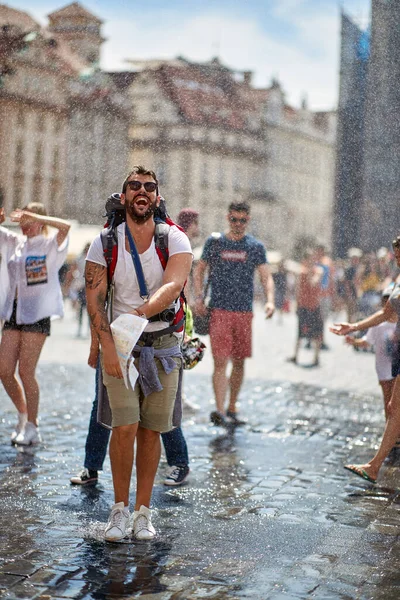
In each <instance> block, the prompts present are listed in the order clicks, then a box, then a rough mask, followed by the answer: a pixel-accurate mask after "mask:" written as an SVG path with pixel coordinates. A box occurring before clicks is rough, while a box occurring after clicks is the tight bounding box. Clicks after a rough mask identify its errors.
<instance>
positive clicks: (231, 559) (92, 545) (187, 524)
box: [0, 366, 400, 600]
mask: <svg viewBox="0 0 400 600" xmlns="http://www.w3.org/2000/svg"><path fill="white" fill-rule="evenodd" d="M40 376H41V379H42V381H43V394H42V395H43V398H44V400H43V405H42V421H41V429H42V432H43V438H44V443H43V444H42V445H40V446H39V447H38V448H35V449H33V450H32V449H26V450H24V451H21V450H18V449H15V448H12V447H11V446H10V445H9V441H8V434H9V432H8V430H7V428H9V429H11V426H12V424H13V414H12V411H11V409H10V410H9V411H8V412H7V414H6V416H5V418H4V419H3V428H4V430H3V431H2V433H1V437H0V444H1V449H2V451H1V453H0V503H1V507H2V510H1V513H0V526H1V527H2V530H3V531H5V532H6V535H5V536H3V538H2V540H1V541H0V551H1V556H2V557H3V559H2V562H1V563H0V587H1V585H2V584H1V581H2V578H3V581H4V582H5V581H6V580H7V581H9V582H14V583H8V584H7V585H8V586H11V587H10V589H9V591H10V593H11V590H12V589H14V590H16V592H15V593H17V592H18V589H20V590H21V592H20V594H22V595H19V597H24V596H23V593H26V594H28V592H27V591H26V590H27V589H28V588H27V586H28V584H29V582H32V581H34V582H36V583H34V585H33V588H32V585H31V588H32V589H33V591H35V590H36V591H39V590H41V589H42V587H43V590H44V592H43V594H44V595H45V594H46V590H47V592H48V591H49V590H50V591H51V594H53V596H56V595H57V591H59V592H60V595H63V596H66V597H69V598H85V599H86V598H98V599H99V600H100V599H103V598H108V597H110V598H111V597H120V598H125V597H126V598H129V597H133V596H135V597H136V596H140V595H146V594H149V595H150V594H152V595H153V596H154V597H159V598H160V599H161V598H162V599H165V598H174V599H176V600H180V599H182V600H183V599H184V600H188V599H191V598H216V599H218V600H223V599H225V598H226V599H231V598H253V599H254V598H256V599H257V598H264V596H263V595H254V594H255V593H256V592H255V590H257V594H258V593H259V591H260V590H264V591H265V593H270V592H271V594H276V597H278V595H279V594H286V596H285V597H286V598H290V597H300V598H301V597H305V595H306V594H310V593H311V592H310V590H312V589H314V588H316V589H317V588H318V586H320V590H321V594H322V590H324V589H325V588H326V589H325V592H326V597H329V594H328V591H329V586H328V584H326V586H328V587H326V586H325V588H324V585H323V583H324V581H325V583H326V581H327V580H329V578H332V572H333V571H332V569H333V565H336V564H337V563H338V562H339V561H340V560H343V562H344V563H346V561H349V560H350V559H351V557H352V555H353V554H354V553H356V554H357V556H358V557H361V558H359V560H364V561H365V562H366V564H367V567H368V569H370V567H371V565H370V564H369V563H370V562H373V561H372V558H375V565H378V564H380V562H379V561H381V562H382V561H384V560H385V558H384V557H386V556H387V551H388V546H387V543H388V540H397V536H398V534H399V533H400V531H397V515H398V511H399V509H400V506H399V505H400V494H399V490H397V489H396V487H395V486H393V485H392V484H393V482H395V480H396V474H397V469H398V466H399V460H400V457H399V458H397V462H396V457H392V458H391V462H389V463H387V465H386V466H385V469H386V470H387V473H384V474H383V479H382V481H383V484H385V482H386V484H385V485H382V486H379V487H378V486H370V485H369V484H368V483H367V482H365V483H364V482H362V481H360V482H352V481H351V479H350V478H349V477H350V476H348V475H347V474H346V473H344V472H342V471H343V470H342V464H343V463H344V462H349V460H350V459H351V460H354V461H359V462H362V461H363V460H365V459H366V458H367V457H368V454H369V453H370V452H371V448H373V446H374V445H376V443H377V442H378V440H379V436H380V434H381V431H382V423H383V420H382V415H380V413H379V412H378V411H377V410H375V412H374V405H376V399H374V398H371V399H370V400H368V399H365V398H363V409H362V410H361V409H360V401H359V399H357V397H356V396H354V395H346V394H338V393H333V392H330V391H329V390H327V389H325V388H324V389H317V388H313V387H311V386H296V385H294V384H288V383H279V382H275V383H274V382H272V383H268V382H263V383H261V384H260V383H255V382H247V383H246V385H245V388H244V392H243V400H242V403H241V411H242V413H243V414H245V415H246V416H248V418H249V423H248V424H247V425H246V426H245V427H243V428H240V429H237V430H234V429H231V430H228V431H225V430H222V429H221V428H213V427H211V426H210V425H209V423H208V413H209V404H208V401H207V400H204V399H208V398H209V397H210V381H209V378H206V377H199V378H197V379H196V377H193V379H192V383H191V384H190V385H188V393H190V396H191V397H192V398H193V400H194V401H195V402H196V403H197V404H199V405H200V406H201V407H202V409H201V410H200V411H198V412H197V413H196V414H195V415H194V416H193V415H190V418H189V419H188V420H187V421H185V423H184V430H185V432H186V434H187V439H188V445H189V449H190V453H191V457H192V466H191V475H190V481H189V484H188V485H186V486H183V487H181V488H176V489H170V488H165V487H164V486H163V485H162V473H161V474H160V476H159V477H158V479H157V485H156V487H155V490H154V495H153V506H154V507H155V508H154V511H153V513H154V519H153V520H154V524H155V526H156V529H157V530H158V536H157V538H156V540H154V541H152V542H137V541H135V540H132V539H131V538H130V539H126V540H124V541H123V542H122V543H119V544H108V543H105V542H104V540H103V530H104V526H105V523H106V521H107V518H108V513H109V508H110V506H111V504H112V503H113V500H112V485H111V476H110V470H109V465H108V464H107V465H106V472H105V473H104V474H101V483H100V484H99V485H98V486H90V487H86V488H78V489H77V488H72V487H71V486H70V485H69V477H70V476H71V474H73V473H75V472H76V471H77V470H78V468H79V466H80V465H81V462H82V457H83V450H84V442H85V437H86V430H87V423H88V418H89V413H90V409H91V401H92V392H93V381H92V379H93V377H92V373H87V371H86V370H83V369H81V368H80V367H74V366H68V368H64V369H60V370H59V371H57V373H56V376H57V385H54V372H53V373H52V372H51V369H50V368H48V369H46V368H44V367H42V369H41V373H40ZM46 398H47V403H46ZM4 402H6V400H4ZM66 417H68V418H66ZM389 482H390V484H389ZM132 487H133V488H134V482H133V486H132ZM132 496H133V494H132ZM11 521H12V522H13V527H10V525H9V524H10V522H11ZM332 532H335V535H336V532H337V538H336V537H335V535H333V533H332ZM352 532H353V533H352ZM354 532H357V535H358V536H359V537H357V536H355V537H354ZM330 536H331V537H332V538H333V541H332V542H330ZM343 540H344V541H343ZM356 540H358V542H357V541H356ZM360 540H361V541H360ZM371 540H372V541H371ZM357 543H358V545H357ZM393 544H394V547H395V550H396V552H395V554H394V555H393V556H392V566H394V565H397V566H400V565H399V562H400V561H399V560H398V559H397V557H400V552H398V550H397V542H395V541H394V542H393ZM323 547H326V551H325V552H324V551H321V549H322V548H323ZM332 548H335V552H332ZM336 550H337V553H336ZM346 553H347V554H346ZM363 553H364V554H363ZM5 557H7V558H6V559H5ZM349 557H350V558H349ZM365 557H366V558H365ZM382 564H384V563H382ZM49 571H50V573H49ZM18 576H20V577H21V580H20V581H18V582H17V581H16V580H15V578H16V577H17V578H18ZM7 577H8V578H10V577H11V579H6V578H7ZM34 577H35V578H36V579H33V578H34ZM324 578H325V580H324ZM395 580H396V578H395V577H394V576H391V575H390V574H389V573H388V576H387V584H386V585H388V586H392V585H393V582H394V581H395ZM49 581H51V584H50V583H49ZM338 581H339V580H338ZM321 582H322V583H321ZM4 585H5V586H6V589H7V585H6V584H4ZM17 585H19V586H20V588H17ZM338 585H339V583H338ZM341 585H342V584H341ZM351 585H353V586H354V587H353V588H351ZM356 585H359V581H357V583H356V578H355V579H354V581H353V584H351V583H349V580H348V581H346V583H343V586H348V587H347V588H346V593H349V589H350V590H351V589H353V593H355V592H354V590H355V589H356ZM24 586H25V587H24ZM32 589H31V594H33V592H32ZM344 589H345V588H344V587H343V590H344ZM23 590H25V592H24V591H23ZM326 590H328V591H326ZM343 590H342V591H343ZM264 591H263V593H264ZM61 592H62V594H61ZM325 592H324V594H325ZM336 592H337V594H339V588H338V589H337V590H336ZM336 592H334V591H332V590H331V591H330V592H329V593H331V594H332V597H340V595H336V596H334V593H336ZM7 593H8V592H7ZM340 593H341V592H340ZM343 593H344V592H343ZM252 594H253V595H252ZM157 595H158V596H157ZM9 597H12V595H11V596H10V595H9ZM16 597H18V596H16ZM30 597H31V596H29V595H26V598H30ZM265 597H267V596H265ZM271 597H275V596H272V595H271ZM315 597H319V596H318V595H316V596H315ZM320 597H321V598H322V597H325V596H323V595H321V596H320ZM343 597H345V596H343ZM350 597H352V596H351V595H350ZM370 597H371V598H374V597H375V596H374V595H373V594H372V595H371V596H370ZM376 597H378V596H376Z"/></svg>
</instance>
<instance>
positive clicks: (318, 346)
mask: <svg viewBox="0 0 400 600" xmlns="http://www.w3.org/2000/svg"><path fill="white" fill-rule="evenodd" d="M314 343H315V354H314V363H315V364H318V363H319V353H320V350H321V346H322V337H321V338H317V339H315V340H314Z"/></svg>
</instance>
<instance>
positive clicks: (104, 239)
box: [100, 224, 118, 287]
mask: <svg viewBox="0 0 400 600" xmlns="http://www.w3.org/2000/svg"><path fill="white" fill-rule="evenodd" d="M100 239H101V243H102V246H103V253H104V258H105V259H106V264H107V285H108V287H110V285H111V282H112V280H113V277H114V273H115V267H116V266H117V259H118V235H117V231H116V229H115V228H114V227H108V226H107V224H106V226H105V228H104V229H103V230H102V231H101V233H100Z"/></svg>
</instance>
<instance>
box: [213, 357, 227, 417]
mask: <svg viewBox="0 0 400 600" xmlns="http://www.w3.org/2000/svg"><path fill="white" fill-rule="evenodd" d="M227 365H228V359H227V358H216V357H214V373H213V386H214V394H215V402H216V405H217V410H218V411H219V412H220V413H223V412H224V410H225V397H226V392H227V389H228V378H227V376H226V367H227Z"/></svg>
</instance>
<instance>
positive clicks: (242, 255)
mask: <svg viewBox="0 0 400 600" xmlns="http://www.w3.org/2000/svg"><path fill="white" fill-rule="evenodd" d="M221 258H222V260H230V261H231V262H246V260H247V252H246V251H245V250H223V251H222V252H221Z"/></svg>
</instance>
